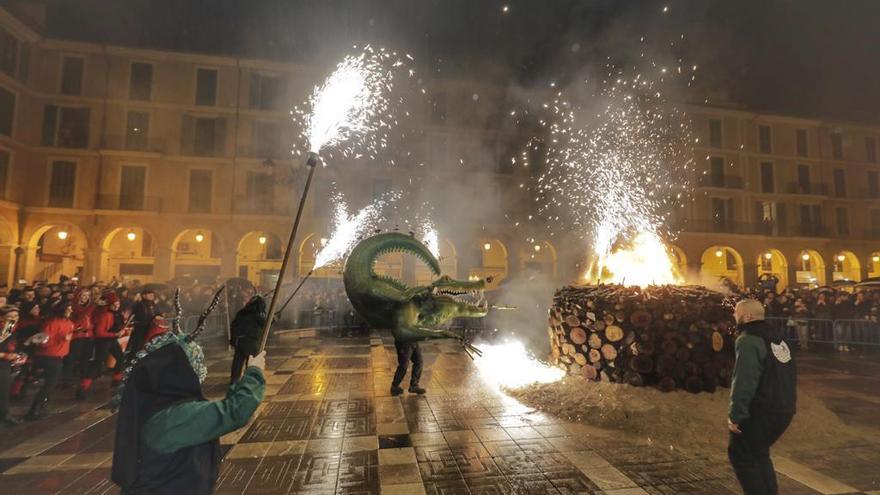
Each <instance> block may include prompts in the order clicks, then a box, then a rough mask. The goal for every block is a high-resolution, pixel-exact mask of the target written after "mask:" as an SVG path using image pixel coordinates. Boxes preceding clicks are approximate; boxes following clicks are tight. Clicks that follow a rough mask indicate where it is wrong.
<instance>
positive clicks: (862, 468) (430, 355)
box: [0, 332, 880, 495]
mask: <svg viewBox="0 0 880 495" xmlns="http://www.w3.org/2000/svg"><path fill="white" fill-rule="evenodd" d="M423 348H424V350H425V353H426V372H425V375H424V377H423V381H422V385H424V386H426V387H427V388H428V391H429V393H428V395H426V396H421V397H419V396H412V395H404V396H401V397H390V396H389V393H388V389H389V382H390V379H391V374H392V372H393V366H394V359H395V358H394V356H395V354H394V348H393V345H391V344H390V340H388V338H387V337H384V338H380V337H379V336H378V335H376V334H373V335H372V336H366V335H358V334H346V333H343V332H340V333H338V335H336V336H327V337H321V338H319V337H315V336H314V335H313V334H312V335H311V336H303V334H302V333H298V332H293V333H289V334H286V335H284V336H280V337H278V338H276V339H274V342H273V343H272V345H271V346H270V348H269V353H270V356H271V357H270V358H269V359H268V370H267V371H268V372H267V382H268V388H267V398H266V400H265V401H264V403H263V404H262V405H261V407H260V409H259V411H258V412H257V414H255V416H254V419H253V420H252V422H251V424H250V425H248V426H247V427H245V428H243V429H241V430H239V431H237V432H234V433H232V434H229V435H227V436H225V437H224V438H222V444H223V452H224V455H225V458H224V461H223V464H222V466H221V472H220V479H219V481H218V484H217V493H220V494H233V493H235V494H239V493H248V494H276V493H308V494H323V493H346V494H348V493H351V494H354V493H364V494H366V493H383V494H386V493H387V494H407V495H409V494H420V493H428V494H440V493H442V494H459V493H461V494H466V493H469V494H483V493H487V494H488V493H498V494H508V493H536V494H538V493H553V494H558V493H562V494H574V493H579V494H606V495H635V494H652V495H655V494H657V495H659V494H663V495H667V494H712V495H724V494H736V493H740V491H739V489H738V486H737V484H736V480H735V479H734V477H733V473H732V472H731V470H730V468H729V467H728V464H727V461H726V457H725V453H723V452H719V453H718V455H715V456H709V457H688V456H685V455H682V454H678V453H673V452H670V451H668V450H663V449H659V448H652V447H647V446H644V445H636V444H633V443H628V442H623V441H621V440H620V439H616V438H613V437H612V436H610V435H609V434H608V433H607V432H601V431H597V430H595V429H592V428H590V427H589V426H586V425H581V424H572V423H568V422H565V421H563V420H561V419H558V418H554V417H551V416H548V415H545V414H543V413H540V412H537V411H535V410H533V409H531V408H529V407H526V406H523V405H521V404H519V403H518V402H516V401H513V400H512V399H510V398H508V397H506V396H504V395H501V394H499V393H497V392H496V391H495V390H494V389H493V388H492V387H491V386H490V385H489V384H486V383H484V382H483V381H481V379H480V378H479V376H478V374H477V373H476V371H475V368H474V366H473V364H472V363H471V362H470V360H469V359H468V358H467V357H466V356H465V355H464V354H463V353H462V352H460V351H459V350H458V348H457V347H456V346H454V345H453V344H451V343H444V342H438V343H426V344H423ZM208 355H209V365H210V366H209V370H210V375H209V377H208V379H207V381H206V382H205V389H206V393H207V395H208V396H209V397H214V398H216V397H220V396H222V395H223V393H224V391H225V389H226V382H227V378H226V373H227V372H228V369H229V363H230V359H231V358H230V357H229V356H228V355H227V354H226V353H225V352H223V351H222V350H219V349H217V350H212V351H210V352H209V353H208ZM100 385H101V387H100V388H99V390H97V391H96V392H97V393H96V394H95V397H93V398H92V399H91V400H90V401H87V402H76V401H73V400H71V399H70V397H71V396H72V395H73V391H72V390H69V389H68V390H60V391H58V395H57V399H56V401H55V404H56V405H55V406H54V410H53V414H52V415H51V416H50V417H49V418H47V419H45V420H42V421H39V422H35V423H28V424H23V425H20V426H16V427H14V428H10V429H5V430H0V473H2V474H0V487H2V492H3V493H9V494H15V495H24V494H31V493H35V494H36V493H39V494H44V493H65V494H68V493H69V494H104V493H117V489H116V488H115V487H114V486H113V485H112V484H111V483H110V482H109V481H108V475H109V470H110V458H111V455H112V454H111V450H112V445H113V431H114V427H115V421H114V417H113V416H112V415H111V414H110V413H109V412H108V411H106V410H103V409H100V408H99V406H100V405H101V404H102V403H103V402H104V401H106V399H107V398H108V397H109V390H108V387H109V385H108V384H106V383H101V384H100ZM801 385H802V386H803V387H808V388H810V389H811V390H813V391H815V392H817V393H819V394H820V395H821V396H822V397H823V398H825V399H826V400H827V401H828V403H829V404H831V405H832V407H834V408H835V410H837V411H838V412H839V413H840V414H841V415H842V416H843V417H844V418H846V420H847V421H850V422H852V423H857V424H862V425H865V426H869V427H873V428H880V426H878V422H877V420H876V417H877V413H878V412H880V393H878V392H880V364H878V361H877V359H876V358H854V357H847V358H828V357H814V356H806V357H804V358H803V359H802V360H801ZM25 408H26V405H24V404H22V405H18V406H16V412H19V413H23V412H24V409H25ZM721 434H723V433H721ZM878 447H880V446H878V445H870V444H865V445H853V446H851V447H848V448H845V449H836V450H829V451H810V452H802V453H798V454H797V455H792V456H791V457H790V458H789V457H786V458H782V457H777V458H776V459H775V462H776V467H777V471H779V473H780V476H779V477H780V484H781V487H780V490H781V493H782V494H786V495H788V494H792V495H799V494H817V493H823V494H832V493H833V494H849V493H874V494H880V472H878V469H877V466H880V448H878ZM872 490H874V491H872Z"/></svg>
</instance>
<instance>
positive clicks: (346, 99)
mask: <svg viewBox="0 0 880 495" xmlns="http://www.w3.org/2000/svg"><path fill="white" fill-rule="evenodd" d="M396 57H397V54H396V53H394V52H388V51H385V50H383V49H380V50H373V49H372V48H370V47H367V48H366V49H365V50H364V52H363V53H361V54H360V55H359V56H348V57H345V59H343V61H342V62H341V63H340V64H339V65H338V66H337V67H336V70H335V71H334V72H333V73H332V74H331V75H330V77H328V78H327V80H326V81H325V82H324V84H322V85H321V86H319V87H316V88H315V91H314V93H313V94H312V97H311V99H310V104H311V111H310V112H309V114H308V115H307V119H306V121H305V122H304V124H305V125H304V126H303V128H304V130H305V137H306V139H307V141H308V146H309V147H308V149H309V154H308V159H307V160H306V166H307V167H308V168H309V175H308V177H307V178H306V184H305V188H304V189H303V193H302V197H301V198H300V202H299V207H298V209H297V211H296V219H295V220H294V222H293V229H292V230H291V231H290V238H289V240H288V242H287V248H286V249H285V251H284V258H283V259H282V261H281V269H280V270H279V272H278V281H277V282H276V283H275V292H274V295H273V296H272V301H271V302H270V303H269V311H268V313H267V314H268V316H269V317H268V318H266V324H265V326H264V327H263V335H262V339H261V342H260V351H262V350H263V349H265V348H266V341H267V340H268V338H269V332H270V331H271V330H272V321H273V320H274V319H275V318H274V315H275V307H276V306H277V305H278V299H279V298H278V297H277V296H278V295H279V294H281V287H282V285H283V283H284V276H285V275H286V273H287V265H288V264H289V262H290V254H291V251H292V250H293V245H294V243H295V241H296V233H297V230H299V224H300V220H301V219H302V212H303V207H304V206H305V202H306V197H307V196H308V194H309V188H310V187H311V184H312V177H313V176H314V174H315V168H317V165H318V154H319V153H320V152H321V151H322V150H323V149H325V148H340V151H341V152H342V154H343V156H347V155H348V154H349V153H350V152H351V150H352V149H353V148H355V147H367V148H370V151H369V153H370V154H375V152H376V151H377V149H379V148H384V147H385V146H386V144H387V136H386V135H385V133H386V132H387V131H388V129H389V128H390V127H391V125H392V123H393V122H390V121H387V120H385V119H386V118H387V117H388V114H389V104H390V100H389V98H388V93H389V92H390V91H391V88H392V85H393V77H392V72H391V71H390V70H388V67H387V66H388V65H389V63H393V64H394V65H393V66H394V67H399V66H402V65H403V62H402V61H400V60H394V59H395V58H396ZM294 113H295V112H293V111H291V114H294ZM300 115H302V114H300ZM342 143H348V145H347V147H340V145H341V144H342Z"/></svg>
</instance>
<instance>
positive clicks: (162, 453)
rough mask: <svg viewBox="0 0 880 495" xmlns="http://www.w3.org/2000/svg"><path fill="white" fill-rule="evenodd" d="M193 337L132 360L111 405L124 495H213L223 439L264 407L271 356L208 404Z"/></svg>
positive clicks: (180, 337) (160, 343)
mask: <svg viewBox="0 0 880 495" xmlns="http://www.w3.org/2000/svg"><path fill="white" fill-rule="evenodd" d="M194 338H195V335H186V334H184V333H178V332H177V331H168V332H165V333H163V334H161V335H159V336H157V337H155V338H154V339H153V340H151V341H149V342H148V343H147V344H146V346H145V348H144V349H143V350H142V351H139V352H137V353H136V354H135V356H133V358H132V368H131V370H130V371H127V375H126V378H125V380H124V382H123V386H122V387H121V391H120V392H119V395H118V396H117V398H114V401H113V403H112V405H113V406H114V407H118V408H119V419H118V422H117V426H116V440H115V446H114V450H113V469H112V472H111V479H112V480H113V482H114V483H116V484H117V485H119V486H120V487H121V488H122V493H123V494H124V495H141V494H143V495H147V494H149V495H165V494H167V495H177V494H184V493H185V494H188V495H208V494H211V493H213V491H214V484H215V482H216V480H217V475H218V473H219V466H220V457H221V456H220V440H219V439H220V437H221V436H223V435H225V434H227V433H229V432H232V431H234V430H237V429H239V428H241V427H243V426H245V425H246V424H247V423H248V421H249V420H250V418H251V416H252V415H253V414H254V412H255V411H256V410H257V406H259V404H260V402H261V401H262V400H263V394H264V391H265V384H266V381H265V378H264V377H263V370H264V368H265V363H266V353H265V351H264V352H261V353H259V354H258V355H257V356H256V357H252V358H250V360H249V361H248V367H247V370H246V371H245V373H244V376H242V377H241V379H239V380H238V381H236V382H235V383H233V384H232V386H230V387H229V390H228V391H227V393H226V397H225V398H224V399H222V400H216V401H209V400H206V399H205V397H204V395H203V394H202V387H201V383H202V382H203V381H204V379H205V377H206V376H207V374H208V372H207V368H206V367H205V362H204V354H203V352H202V348H201V347H200V346H199V345H198V344H197V343H196V342H195V340H193V339H194Z"/></svg>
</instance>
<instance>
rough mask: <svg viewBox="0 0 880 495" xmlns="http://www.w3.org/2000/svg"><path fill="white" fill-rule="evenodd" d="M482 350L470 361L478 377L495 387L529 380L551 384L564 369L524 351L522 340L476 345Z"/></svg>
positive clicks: (522, 383)
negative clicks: (479, 354) (545, 362)
mask: <svg viewBox="0 0 880 495" xmlns="http://www.w3.org/2000/svg"><path fill="white" fill-rule="evenodd" d="M479 349H480V350H481V351H482V352H483V356H482V357H481V358H480V359H477V360H475V361H474V364H476V366H477V369H478V370H479V372H480V376H482V377H483V379H484V380H486V381H488V382H490V383H492V384H494V385H495V386H497V387H499V388H500V387H507V388H516V387H522V386H524V385H529V384H532V383H551V382H555V381H557V380H560V379H562V377H563V376H564V375H565V372H564V371H562V370H561V369H559V368H554V367H553V366H550V365H547V364H544V363H542V362H540V361H538V360H537V359H535V357H534V356H532V355H530V354H529V353H528V351H526V348H525V346H524V345H523V343H522V342H519V341H513V342H507V343H504V344H486V345H479Z"/></svg>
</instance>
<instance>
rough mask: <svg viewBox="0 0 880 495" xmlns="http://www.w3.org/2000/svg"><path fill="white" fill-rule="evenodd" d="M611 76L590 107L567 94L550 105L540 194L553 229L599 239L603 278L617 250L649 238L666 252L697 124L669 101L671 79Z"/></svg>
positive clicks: (596, 243) (682, 195) (597, 252)
mask: <svg viewBox="0 0 880 495" xmlns="http://www.w3.org/2000/svg"><path fill="white" fill-rule="evenodd" d="M660 73H661V74H665V73H666V71H665V69H661V71H660ZM608 75H609V78H608V80H607V82H606V83H605V84H604V85H603V86H602V87H601V89H600V90H599V91H598V92H597V94H595V95H594V96H593V97H592V98H591V99H590V100H589V101H588V102H587V103H588V104H589V106H587V105H584V104H578V103H573V102H571V101H569V100H567V99H566V97H565V95H564V93H563V92H561V91H560V92H557V93H556V94H555V97H554V98H553V100H552V101H550V102H549V103H547V104H545V105H544V107H545V108H546V109H547V111H549V112H550V113H551V115H552V117H550V118H548V119H546V120H545V123H548V125H547V127H548V129H549V136H548V139H546V141H545V146H546V151H547V153H546V165H545V166H546V168H545V170H546V172H545V173H543V174H542V175H541V176H540V177H539V178H538V181H537V186H536V189H537V190H536V201H537V202H538V205H537V206H538V207H537V211H538V214H539V215H540V216H542V217H544V218H545V219H546V220H548V223H549V224H553V225H557V226H559V227H561V228H563V229H568V230H574V231H576V232H583V233H584V234H592V237H593V246H592V247H593V251H594V253H595V256H596V258H597V273H598V274H600V275H601V274H602V273H603V270H604V269H605V268H606V267H607V261H608V260H609V256H610V255H611V252H612V249H613V248H614V247H615V246H616V245H617V244H619V243H623V244H629V243H631V242H633V241H634V240H635V239H636V238H637V237H638V236H639V235H642V236H643V237H644V236H647V239H648V240H649V241H650V243H651V244H660V245H661V246H662V241H661V239H663V238H669V237H672V236H673V235H674V231H673V229H672V228H671V226H670V225H669V219H670V216H671V214H672V212H673V210H674V209H675V208H676V207H679V206H680V205H681V204H682V200H683V199H684V198H685V197H686V196H687V195H688V194H689V191H690V188H691V185H690V179H691V176H692V170H693V155H692V152H691V149H690V147H691V144H692V142H693V139H692V137H691V133H690V121H689V118H688V117H687V115H686V114H685V113H684V112H683V111H682V110H681V109H679V108H677V107H676V106H675V105H673V104H671V103H669V102H668V101H667V100H666V99H665V98H664V96H663V94H662V92H661V90H662V88H663V86H664V81H665V79H664V78H665V77H666V76H664V75H658V77H657V79H656V80H654V79H651V78H649V77H646V76H645V75H644V74H636V75H634V76H627V75H625V74H624V72H623V71H622V70H618V69H614V68H610V72H609V73H608ZM643 241H644V239H643ZM655 241H656V242H655ZM645 242H647V241H645ZM662 258H666V257H662ZM661 261H662V260H661ZM664 277H665V276H664Z"/></svg>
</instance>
